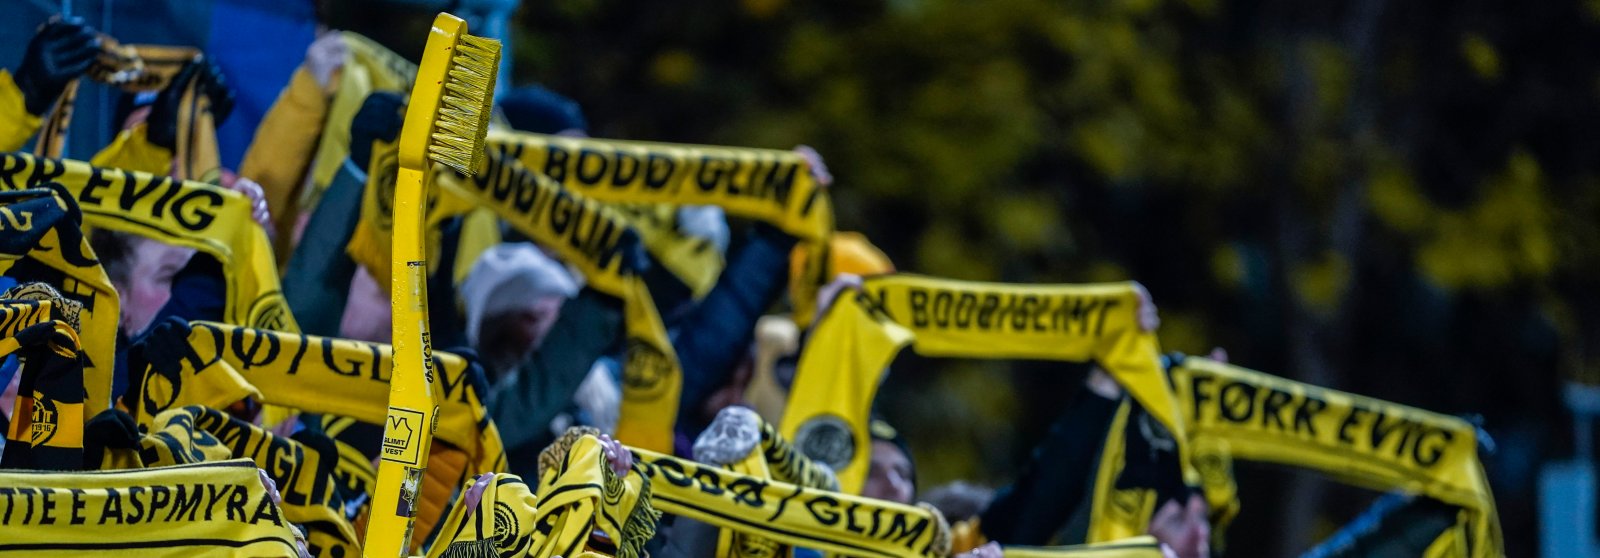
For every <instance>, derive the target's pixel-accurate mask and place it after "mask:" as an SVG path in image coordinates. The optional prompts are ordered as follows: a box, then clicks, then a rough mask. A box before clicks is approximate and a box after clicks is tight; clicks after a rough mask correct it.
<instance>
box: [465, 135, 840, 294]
mask: <svg viewBox="0 0 1600 558" xmlns="http://www.w3.org/2000/svg"><path fill="white" fill-rule="evenodd" d="M489 144H490V150H491V151H494V150H496V149H499V150H504V151H505V152H507V153H508V154H509V155H510V156H511V157H512V158H514V159H518V160H520V161H521V162H522V164H523V165H524V166H525V167H526V168H527V169H530V170H532V171H533V172H535V173H538V174H541V175H543V176H545V177H548V178H550V179H551V180H553V181H555V182H556V183H558V184H560V185H561V186H563V187H565V188H566V189H568V190H570V191H572V192H573V193H574V194H575V195H579V196H583V197H587V198H591V199H595V200H599V201H602V202H615V203H626V204H667V205H715V206H717V207H721V208H722V209H723V210H724V211H726V212H727V213H728V214H729V215H732V216H735V217H742V218H746V219H755V220H759V221H763V222H766V223H769V224H771V225H773V226H775V227H778V228H779V229H782V230H784V231H785V232H788V233H789V234H792V235H794V236H795V237H797V238H800V239H801V240H803V241H805V242H806V243H808V244H811V245H813V246H815V247H814V248H813V249H812V250H810V251H809V253H810V254H812V255H813V257H812V258H810V259H808V260H807V268H808V269H812V270H815V271H816V273H813V274H808V279H809V280H807V281H801V282H800V284H799V285H795V286H793V287H795V292H796V295H797V296H796V299H795V300H794V301H792V302H793V304H794V305H795V308H796V309H797V311H796V319H798V320H809V319H810V316H811V310H810V309H811V306H812V305H813V304H814V302H815V299H816V290H817V287H819V286H820V285H821V284H822V282H824V281H826V280H827V279H828V277H824V276H822V266H823V264H824V262H825V259H824V258H825V254H826V251H827V250H826V243H827V240H828V237H829V236H830V235H832V234H833V204H832V201H831V200H830V198H829V197H828V192H827V189H826V188H825V187H823V186H822V185H820V184H817V182H816V180H815V179H814V178H813V177H812V176H811V170H810V168H811V167H810V165H809V164H808V163H807V162H806V160H805V159H804V158H803V157H801V156H800V155H799V154H796V153H794V152H792V151H779V150H773V149H755V148H745V147H717V146H708V145H688V144H670V143H652V142H638V141H622V140H607V139H593V138H569V137H563V136H546V135H540V134H529V133H520V132H500V133H494V132H491V133H490V134H489ZM640 228H641V229H642V230H644V231H648V230H649V228H648V227H640ZM643 234H644V240H645V243H646V244H647V245H648V244H650V243H651V237H650V235H649V233H648V232H645V233H643ZM652 253H654V254H656V256H657V257H658V258H661V257H662V256H663V254H662V253H660V252H657V251H654V250H653V251H652ZM664 265H665V266H666V267H668V268H669V269H673V270H674V271H677V269H676V267H677V266H676V265H675V264H674V262H673V261H672V260H670V259H668V260H666V261H665V263H664ZM679 277H685V274H679ZM712 277H715V275H713V276H712ZM689 284H690V285H691V287H693V286H695V284H694V283H692V282H691V283H689ZM707 288H708V289H709V287H707ZM697 292H702V291H698V290H697ZM802 323H804V322H802Z"/></svg>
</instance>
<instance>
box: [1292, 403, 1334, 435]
mask: <svg viewBox="0 0 1600 558" xmlns="http://www.w3.org/2000/svg"><path fill="white" fill-rule="evenodd" d="M1327 409H1328V402H1327V401H1323V400H1321V399H1317V398H1315V397H1312V396H1311V395H1309V394H1308V395H1306V396H1305V399H1303V400H1301V401H1300V408H1298V409H1295V411H1294V431H1295V433H1296V434H1298V433H1300V432H1301V431H1302V430H1304V432H1305V435H1306V436H1308V437H1311V438H1315V437H1317V427H1316V425H1315V424H1313V423H1312V422H1311V419H1312V418H1313V417H1315V416H1316V415H1317V413H1321V412H1323V411H1325V410H1327Z"/></svg>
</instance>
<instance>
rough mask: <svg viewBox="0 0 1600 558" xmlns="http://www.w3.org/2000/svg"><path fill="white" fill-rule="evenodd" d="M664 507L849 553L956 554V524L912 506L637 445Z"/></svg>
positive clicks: (759, 533)
mask: <svg viewBox="0 0 1600 558" xmlns="http://www.w3.org/2000/svg"><path fill="white" fill-rule="evenodd" d="M633 451H634V454H635V455H636V456H637V457H638V458H639V460H640V463H639V465H640V466H642V468H643V470H644V472H645V474H646V475H647V476H648V477H649V478H650V480H651V486H652V487H653V491H654V499H653V502H655V505H656V507H657V508H659V509H660V510H661V511H663V512H666V513H670V514H675V515H681V516H683V517H687V518H690V519H694V520H696V521H703V522H706V523H710V524H712V525H715V526H717V527H722V528H725V529H734V530H738V531H740V532H744V533H748V534H753V535H757V536H759V537H761V538H764V539H768V540H772V541H776V542H778V543H782V544H786V545H791V546H799V547H805V548H815V549H818V550H821V551H824V552H832V553H838V554H843V555H846V556H868V557H872V556H880V557H890V556H903V557H912V556H948V555H949V553H950V527H949V525H947V524H946V523H945V521H944V517H943V516H941V515H940V514H939V512H938V511H937V510H935V509H933V507H932V506H928V505H927V504H919V505H917V506H907V505H904V504H897V503H894V502H886V501H882V500H874V499H871V498H865V497H861V496H856V495H852V494H841V493H837V492H829V491H825V490H818V489H815V488H806V487H803V486H797V485H793V484H788V483H783V482H778V481H774V480H768V479H765V478H760V477H755V476H749V475H742V474H739V473H736V472H733V471H728V470H724V469H722V468H719V467H714V466H710V465H701V464H699V463H694V462H691V461H686V460H682V459H678V458H676V457H672V456H668V455H663V454H659V453H655V452H651V451H646V450H641V449H634V450H633Z"/></svg>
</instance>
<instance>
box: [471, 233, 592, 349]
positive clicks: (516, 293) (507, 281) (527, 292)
mask: <svg viewBox="0 0 1600 558" xmlns="http://www.w3.org/2000/svg"><path fill="white" fill-rule="evenodd" d="M577 294H578V284H577V282H576V281H574V280H573V279H572V276H571V275H569V274H568V273H567V269H566V268H565V267H562V265H561V264H560V263H557V262H556V261H555V260H552V259H550V257H549V256H546V255H544V253H543V252H540V251H539V249H538V248H535V247H534V246H533V244H531V243H528V242H507V243H503V244H496V245H494V246H492V247H490V248H489V249H488V250H485V251H484V252H483V255H481V256H478V261H476V262H473V264H472V271H471V272H470V273H468V274H467V280H466V281H463V282H462V283H461V289H460V296H461V303H462V305H464V306H465V307H466V309H467V320H466V324H467V343H468V344H470V345H472V346H474V347H476V346H477V345H478V328H479V327H480V326H481V325H482V322H483V318H484V317H485V316H486V315H488V314H491V313H494V314H498V313H501V312H505V311H509V310H513V309H516V308H518V307H520V306H531V305H532V304H533V302H534V301H535V300H538V299H540V298H544V297H547V296H563V297H566V298H572V297H574V296H576V295H577Z"/></svg>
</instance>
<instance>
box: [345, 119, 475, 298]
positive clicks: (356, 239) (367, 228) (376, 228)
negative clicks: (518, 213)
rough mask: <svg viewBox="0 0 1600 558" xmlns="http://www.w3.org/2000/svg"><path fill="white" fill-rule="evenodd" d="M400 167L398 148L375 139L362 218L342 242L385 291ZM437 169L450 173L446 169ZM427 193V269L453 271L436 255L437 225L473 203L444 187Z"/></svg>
mask: <svg viewBox="0 0 1600 558" xmlns="http://www.w3.org/2000/svg"><path fill="white" fill-rule="evenodd" d="M399 168H400V157H399V150H398V149H396V146H395V144H391V143H384V142H374V144H373V149H372V161H371V165H370V167H369V169H368V172H367V187H366V188H365V189H363V190H362V193H361V218H360V220H359V221H357V222H356V227H355V231H354V232H352V233H351V235H350V242H349V244H347V245H346V246H345V253H346V254H349V255H350V258H351V259H352V260H354V261H355V262H356V263H358V264H361V266H362V267H365V268H366V269H367V272H368V273H371V274H372V278H373V279H374V280H375V281H377V283H378V285H379V286H380V287H382V288H383V290H384V292H388V291H389V287H390V283H391V282H392V279H391V275H392V272H391V270H390V269H389V268H390V267H391V264H390V258H389V252H390V251H391V250H392V249H393V247H394V246H393V244H392V242H391V241H392V239H393V238H394V193H395V180H396V178H397V176H398V170H399ZM439 172H441V173H449V171H448V170H440V171H439ZM426 195H427V196H428V202H427V209H428V212H427V218H426V220H425V221H424V222H423V226H422V230H423V235H424V237H423V238H424V241H425V243H426V246H427V252H426V254H427V261H428V272H429V273H430V274H432V273H433V272H434V271H435V270H437V269H439V266H441V265H451V266H452V268H451V269H452V272H453V271H454V267H453V266H454V263H453V262H442V261H440V259H439V254H440V252H441V249H442V247H441V245H440V240H441V238H442V237H443V231H441V228H440V227H441V225H443V224H444V222H445V221H448V220H450V219H451V218H453V217H457V216H460V215H465V214H467V213H469V212H472V211H473V210H474V209H476V206H475V205H474V203H473V202H472V201H471V199H470V198H465V197H461V196H457V195H452V194H451V193H450V192H449V191H448V190H447V189H445V188H440V187H435V188H430V189H428V191H427V193H426ZM481 253H482V250H481V249H479V250H478V253H476V254H471V257H473V258H474V259H476V257H477V255H478V254H481ZM469 265H470V264H469ZM469 269H470V268H469Z"/></svg>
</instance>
